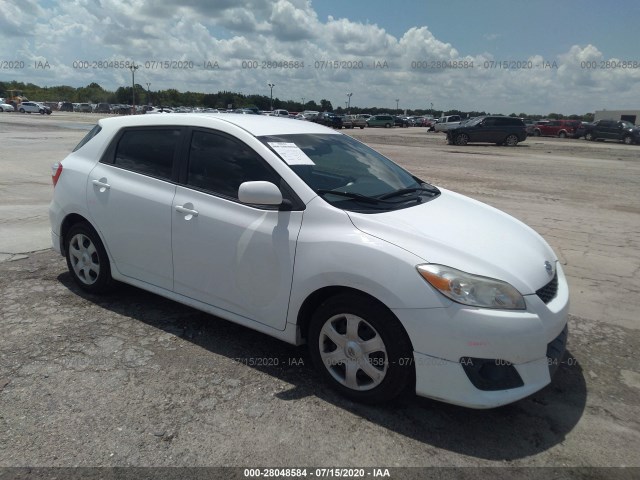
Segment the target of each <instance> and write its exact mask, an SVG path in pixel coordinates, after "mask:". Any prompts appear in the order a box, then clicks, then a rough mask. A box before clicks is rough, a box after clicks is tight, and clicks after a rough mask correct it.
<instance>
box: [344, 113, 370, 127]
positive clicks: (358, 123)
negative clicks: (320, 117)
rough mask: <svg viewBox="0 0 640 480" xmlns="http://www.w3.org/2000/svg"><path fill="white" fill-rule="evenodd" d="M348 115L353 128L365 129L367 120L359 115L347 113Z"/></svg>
mask: <svg viewBox="0 0 640 480" xmlns="http://www.w3.org/2000/svg"><path fill="white" fill-rule="evenodd" d="M346 117H347V118H348V119H349V121H350V122H351V125H352V128H359V129H363V128H364V127H366V126H367V121H366V120H365V119H364V118H361V117H360V116H359V115H346Z"/></svg>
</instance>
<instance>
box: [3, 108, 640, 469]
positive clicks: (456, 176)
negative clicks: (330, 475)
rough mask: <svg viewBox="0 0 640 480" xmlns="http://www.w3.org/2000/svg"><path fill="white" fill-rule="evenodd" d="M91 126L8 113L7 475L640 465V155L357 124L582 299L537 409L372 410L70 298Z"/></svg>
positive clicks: (178, 321) (212, 329)
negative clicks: (561, 273) (520, 232)
mask: <svg viewBox="0 0 640 480" xmlns="http://www.w3.org/2000/svg"><path fill="white" fill-rule="evenodd" d="M92 119H93V116H92V115H90V114H85V115H82V114H79V115H78V114H68V115H62V114H56V113H54V114H53V115H51V116H50V117H41V116H38V115H30V116H24V115H23V116H20V115H18V114H0V132H2V148H1V150H0V158H2V164H3V169H2V173H0V200H1V202H0V203H1V206H0V228H1V229H2V231H3V233H2V234H1V235H0V260H4V261H1V262H0V295H1V296H0V467H18V466H67V467H69V466H190V467H191V466H243V467H258V466H279V467H282V466H290V467H295V466H301V465H306V466H326V467H336V466H361V467H365V466H366V467H401V466H449V467H468V466H491V467H505V466H527V467H537V466H555V467H567V468H568V471H569V472H571V471H575V472H577V471H578V470H577V469H578V468H579V467H593V466H600V467H604V466H635V467H640V458H639V457H638V455H637V452H638V451H639V450H640V448H639V447H640V421H639V420H638V419H639V418H640V408H639V407H640V362H638V358H637V352H638V351H640V335H639V332H638V329H639V326H640V322H639V321H638V316H639V313H640V275H639V271H640V146H627V145H621V144H615V143H609V142H607V143H594V142H586V141H584V140H569V139H555V138H544V139H540V138H529V139H527V140H526V141H525V142H524V143H522V144H520V145H518V146H517V147H514V148H509V147H497V146H494V145H476V146H467V147H458V146H450V145H446V143H445V142H444V136H443V135H442V134H435V133H428V132H426V130H425V129H421V128H409V129H390V130H386V129H364V130H355V131H348V132H347V133H349V134H352V135H353V136H354V137H356V138H358V139H361V140H362V141H364V142H366V143H368V144H370V145H371V146H373V147H374V148H376V149H378V150H379V151H380V152H382V153H384V154H385V155H387V156H389V157H390V158H392V159H394V160H395V161H397V162H398V163H400V164H401V165H403V166H405V167H406V168H408V169H409V170H410V171H412V172H413V173H414V174H416V175H417V176H419V177H421V178H422V179H423V180H426V181H429V182H430V183H434V184H436V185H438V186H441V187H445V188H449V189H452V190H455V191H457V192H460V193H463V194H466V195H468V196H471V197H473V198H476V199H478V200H481V201H483V202H486V203H489V204H491V205H493V206H495V207H497V208H500V209H502V210H505V211H506V212H508V213H510V214H512V215H513V216H515V217H517V218H519V219H521V220H523V221H524V222H526V223H527V224H529V225H530V226H532V227H533V228H534V229H536V230H537V231H538V232H539V233H541V234H542V235H543V236H544V237H545V239H546V240H547V241H548V242H549V243H550V244H551V246H552V247H553V249H554V250H555V251H556V253H557V254H558V256H559V257H560V259H561V262H562V264H563V266H564V269H565V272H566V274H567V276H568V279H569V284H570V288H571V301H572V305H571V315H570V320H569V323H570V340H569V345H568V352H567V355H566V357H565V359H564V363H563V364H562V365H561V367H560V369H559V371H558V374H557V376H556V377H555V379H554V381H553V383H552V384H551V385H550V386H548V387H547V388H545V389H544V390H542V391H541V392H539V393H537V394H535V395H533V396H532V397H529V398H527V399H524V400H522V401H520V402H517V403H515V404H512V405H509V406H506V407H502V408H498V409H494V410H488V411H476V410H469V409H465V408H460V407H455V406H451V405H446V404H443V403H440V402H436V401H431V400H427V399H419V398H415V397H409V398H402V399H400V400H398V401H396V402H395V403H393V404H391V405H387V406H384V407H369V406H362V405H359V404H356V403H353V402H350V401H347V400H344V399H343V398H341V397H339V396H338V395H336V394H334V393H333V392H332V391H331V390H329V389H327V388H326V387H325V386H324V385H323V384H321V383H320V381H319V377H318V375H317V374H316V373H315V371H314V370H313V369H312V367H311V364H310V361H309V357H308V356H307V353H306V349H305V348H304V347H292V346H290V345H287V344H284V343H282V342H279V341H277V340H274V339H272V338H270V337H267V336H265V335H262V334H259V333H256V332H254V331H251V330H249V329H246V328H243V327H240V326H237V325H234V324H232V323H229V322H227V321H224V320H221V319H218V318H215V317H212V316H210V315H206V314H203V313H200V312H198V311H196V310H193V309H191V308H188V307H185V306H182V305H180V304H177V303H174V302H171V301H169V300H165V299H163V298H161V297H158V296H155V295H152V294H149V293H146V292H144V291H141V290H138V289H136V288H133V287H127V286H123V287H122V288H121V289H120V290H118V291H117V292H115V293H114V294H111V295H109V296H104V297H96V296H92V295H87V294H85V293H83V292H81V291H79V290H78V289H77V288H76V287H75V286H74V284H73V283H72V281H71V277H70V276H69V274H68V273H67V270H66V264H65V261H64V259H63V258H62V257H59V256H58V255H56V254H55V253H54V252H53V251H52V250H50V249H48V248H47V244H46V241H48V223H47V212H46V205H47V203H48V201H49V198H50V196H51V183H50V177H49V176H50V168H49V165H50V164H51V163H53V162H54V161H56V160H59V159H62V158H64V156H65V155H66V154H67V152H68V151H70V149H71V148H72V147H73V146H74V145H75V144H76V143H77V142H78V141H79V140H80V138H82V136H83V135H84V133H85V132H86V130H87V128H88V124H89V123H90V122H91V121H93V120H92ZM25 229H26V230H25ZM25 231H26V232H27V234H26V235H25ZM16 238H19V239H21V240H20V241H19V242H16V241H14V240H15V239H16ZM25 238H30V239H33V238H35V239H36V240H37V241H36V240H34V243H33V247H32V244H31V243H29V242H28V241H27V240H25ZM12 242H13V243H12ZM42 242H45V243H44V244H42ZM7 245H9V246H10V248H9V247H6V248H5V246H7ZM21 245H22V246H23V247H24V248H27V250H25V249H24V248H23V251H20V247H21ZM36 247H37V248H36ZM34 250H35V251H34ZM24 251H30V252H32V253H27V254H23V253H24ZM261 358H273V359H277V360H276V361H272V362H271V365H270V366H256V365H252V363H256V362H255V359H261ZM252 359H253V360H252Z"/></svg>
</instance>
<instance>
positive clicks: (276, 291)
mask: <svg viewBox="0 0 640 480" xmlns="http://www.w3.org/2000/svg"><path fill="white" fill-rule="evenodd" d="M53 183H54V185H55V189H54V196H53V201H52V203H51V206H50V220H51V227H52V232H51V233H52V241H53V247H54V248H55V249H56V250H57V251H58V252H60V253H62V254H63V255H65V256H66V259H67V264H68V267H69V271H70V272H71V275H72V277H73V278H74V280H75V281H76V282H77V284H78V285H79V286H80V287H82V288H83V289H85V290H87V291H90V292H96V293H97V292H101V291H104V290H106V289H108V288H109V287H111V286H112V284H113V282H114V281H115V280H117V281H120V282H125V283H128V284H131V285H135V286H137V287H140V288H143V289H145V290H149V291H151V292H155V293H157V294H159V295H162V296H165V297H167V298H170V299H173V300H176V301H178V302H182V303H184V304H187V305H191V306H193V307H195V308H198V309H201V310H203V311H206V312H210V313H212V314H214V315H218V316H220V317H222V318H225V319H227V320H230V321H233V322H237V323H239V324H242V325H245V326H247V327H250V328H253V329H256V330H258V331H260V332H264V333H266V334H269V335H272V336H274V337H276V338H279V339H282V340H284V341H286V342H290V343H292V344H301V343H305V342H306V343H307V344H308V345H309V349H310V355H311V358H312V359H313V361H314V364H315V365H316V367H317V368H318V369H319V371H320V372H321V375H322V376H323V377H324V378H325V379H326V381H327V382H328V383H330V384H331V385H332V386H333V387H335V388H336V389H337V390H339V391H340V392H342V393H343V394H344V395H346V396H348V397H350V398H352V399H355V400H358V401H364V402H371V403H376V402H383V401H387V400H389V399H391V398H393V397H395V396H397V395H398V394H399V393H400V392H401V391H403V390H404V389H405V388H407V387H408V388H412V389H415V392H416V393H417V394H418V395H421V396H425V397H431V398H435V399H439V400H442V401H445V402H450V403H455V404H459V405H464V406H468V407H474V408H489V407H495V406H499V405H503V404H506V403H510V402H513V401H516V400H518V399H521V398H523V397H526V396H528V395H530V394H531V393H533V392H536V391H537V390H540V389H541V388H543V387H544V386H545V385H547V384H549V383H550V381H551V377H552V375H553V372H554V371H555V369H556V367H557V365H558V362H559V361H560V360H561V357H562V355H563V354H564V350H565V344H566V339H567V313H568V308H569V294H568V288H567V282H566V279H565V276H564V273H563V271H562V268H561V266H560V264H559V262H558V259H557V257H556V256H555V255H554V253H553V251H552V250H551V248H550V247H549V246H548V245H547V243H545V241H544V240H543V239H542V238H541V237H540V236H539V235H538V234H536V233H535V232H534V231H533V230H532V229H530V228H529V227H527V226H526V225H524V224H522V223H521V222H519V221H518V220H516V219H514V218H512V217H510V216H509V215H507V214H505V213H503V212H501V211H498V210H496V209H494V208H492V207H489V206H487V205H484V204H482V203H480V202H477V201H475V200H472V199H469V198H466V197H464V196H462V195H459V194H456V193H453V192H451V191H448V190H445V189H439V188H436V187H435V186H432V185H430V184H428V183H425V182H424V181H422V180H420V179H419V178H417V177H415V176H414V175H412V174H411V173H409V172H407V171H406V170H404V169H402V168H401V167H399V166H398V165H396V164H395V163H393V162H392V161H391V160H389V159H387V158H385V157H384V156H382V155H380V154H379V153H377V152H375V151H374V150H372V149H371V148H369V147H368V146H366V145H364V144H362V143H360V142H358V141H356V140H354V139H353V138H351V137H349V136H347V135H343V134H341V133H338V132H336V131H334V130H332V129H330V128H326V127H323V126H320V125H317V124H315V123H312V122H299V121H295V120H289V119H281V118H273V117H265V116H258V115H255V116H254V115H216V114H182V115H177V114H169V115H154V116H146V115H144V116H131V117H124V118H110V119H103V120H100V121H99V123H98V124H97V125H96V126H95V127H94V128H93V130H91V132H90V133H89V134H87V136H86V137H85V138H84V139H83V140H82V141H81V142H80V144H79V145H78V146H77V147H76V148H75V150H74V151H73V153H71V154H70V155H69V156H68V157H67V158H65V159H64V160H63V161H62V162H60V163H58V164H56V165H54V172H53Z"/></svg>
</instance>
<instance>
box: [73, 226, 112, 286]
mask: <svg viewBox="0 0 640 480" xmlns="http://www.w3.org/2000/svg"><path fill="white" fill-rule="evenodd" d="M64 241H65V253H66V257H67V267H68V268H69V273H71V276H72V277H73V280H74V281H75V282H76V284H78V286H79V287H80V288H82V289H83V290H85V291H87V292H90V293H105V292H108V291H109V290H111V289H112V288H113V286H114V280H113V278H112V277H111V266H110V265H109V257H108V256H107V252H106V250H105V248H104V246H103V245H102V241H101V240H100V237H99V236H98V234H97V233H96V231H95V230H94V229H93V227H92V226H91V225H89V224H88V223H86V222H81V223H76V224H75V225H74V226H72V227H71V228H70V229H69V231H68V232H67V234H66V235H65V239H64ZM83 267H84V268H83Z"/></svg>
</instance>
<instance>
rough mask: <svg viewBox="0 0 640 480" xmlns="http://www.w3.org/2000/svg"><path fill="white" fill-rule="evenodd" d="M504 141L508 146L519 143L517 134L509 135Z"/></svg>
mask: <svg viewBox="0 0 640 480" xmlns="http://www.w3.org/2000/svg"><path fill="white" fill-rule="evenodd" d="M504 143H506V144H507V146H508V147H515V146H516V145H517V144H518V137H517V136H516V135H509V136H508V137H507V138H506V139H505V140H504Z"/></svg>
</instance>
